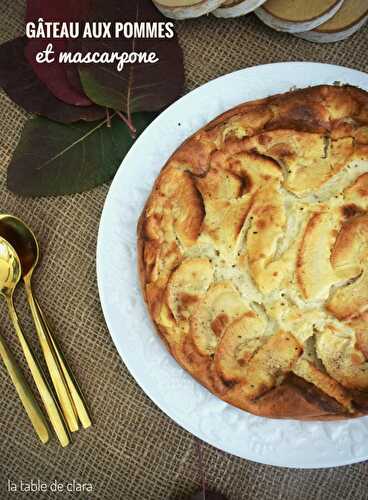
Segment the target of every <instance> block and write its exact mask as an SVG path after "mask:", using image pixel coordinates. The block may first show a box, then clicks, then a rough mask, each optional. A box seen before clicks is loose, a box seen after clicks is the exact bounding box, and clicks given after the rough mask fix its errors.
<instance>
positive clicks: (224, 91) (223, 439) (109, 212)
mask: <svg viewBox="0 0 368 500" xmlns="http://www.w3.org/2000/svg"><path fill="white" fill-rule="evenodd" d="M336 81H338V82H343V83H350V84H352V85H357V86H360V87H362V88H365V89H366V90H368V75H366V74H364V73H360V72H358V71H354V70H351V69H347V68H343V67H339V66H332V65H325V64H315V63H279V64H270V65H265V66H257V67H254V68H247V69H244V70H241V71H237V72H236V73H232V74H229V75H226V76H223V77H221V78H218V79H216V80H213V81H211V82H209V83H207V84H206V85H203V86H202V87H200V88H198V89H196V90H194V91H193V92H191V93H189V94H187V95H186V96H184V97H183V98H181V99H180V100H179V101H177V102H176V103H174V104H173V105H172V106H170V107H169V108H168V109H167V110H166V111H164V112H163V113H162V114H161V115H160V116H159V117H158V118H157V119H156V120H155V121H154V122H153V123H152V124H151V125H150V126H149V127H148V128H147V129H146V130H145V131H144V133H143V134H142V135H141V136H140V137H139V139H138V140H137V142H136V143H135V144H134V146H133V147H132V149H131V150H130V152H129V153H128V155H127V156H126V158H125V159H124V161H123V163H122V165H121V168H120V169H119V171H118V172H117V174H116V177H115V179H114V181H113V183H112V185H111V189H110V191H109V194H108V196H107V199H106V203H105V207H104V210H103V213H102V218H101V223H100V230H99V235H98V244H97V277H98V286H99V292H100V298H101V304H102V308H103V312H104V315H105V319H106V323H107V326H108V328H109V330H110V333H111V336H112V338H113V340H114V342H115V345H116V348H117V350H118V351H119V354H120V356H121V358H122V359H123V361H124V363H125V364H126V366H127V367H128V369H129V371H130V372H131V374H132V375H133V377H134V378H135V379H136V381H137V382H138V384H139V385H140V386H141V388H142V389H143V390H144V391H145V393H146V394H147V395H148V396H149V397H150V398H151V399H152V400H153V401H154V402H155V403H156V405H157V406H158V407H159V408H161V410H163V411H164V412H165V413H166V414H167V415H168V416H169V417H171V418H172V419H173V420H174V421H175V422H177V423H178V424H179V425H181V426H182V427H184V428H185V429H186V430H188V431H189V432H191V433H193V434H195V435H196V436H197V437H199V438H200V439H202V440H204V441H206V442H208V443H210V444H211V445H213V446H216V447H217V448H220V449H222V450H224V451H226V452H228V453H232V454H234V455H238V456H239V457H242V458H246V459H249V460H254V461H256V462H261V463H264V464H271V465H278V466H286V467H303V468H312V467H331V466H337V465H345V464H350V463H354V462H358V461H362V460H365V459H367V458H368V418H367V417H364V418H358V419H355V420H351V421H344V422H323V423H322V422H321V423H320V422H298V421H292V420H273V419H266V418H261V417H256V416H253V415H249V414H248V413H246V412H243V411H241V410H238V409H236V408H234V407H232V406H230V405H228V404H227V403H224V402H223V401H221V400H220V399H218V398H217V397H215V396H213V395H212V394H210V393H209V392H208V391H207V390H206V389H204V388H203V387H202V386H201V385H200V384H198V383H197V382H195V381H194V380H193V379H192V378H191V377H190V376H189V375H188V374H187V373H186V372H185V371H184V370H183V369H182V368H180V366H179V365H178V364H177V363H176V361H175V360H174V359H172V357H171V356H170V355H169V353H168V352H167V351H166V348H165V347H164V345H163V343H162V341H161V340H160V338H159V337H158V335H157V334H156V332H155V330H154V328H153V326H152V324H151V321H150V319H149V316H148V314H147V311H146V307H145V304H144V302H143V299H142V296H141V293H140V289H139V283H138V275H137V270H136V224H137V220H138V217H139V215H140V213H141V211H142V208H143V205H144V203H145V200H146V198H147V196H148V194H149V193H150V190H151V188H152V185H153V182H154V179H155V178H156V176H157V175H158V173H159V172H160V169H161V168H162V166H163V165H164V163H165V162H166V160H167V159H168V157H169V156H170V155H171V154H172V153H173V151H174V150H175V149H176V148H177V147H178V146H179V145H180V144H181V143H182V142H183V140H184V139H186V138H187V137H188V136H190V135H191V134H192V133H194V132H195V131H196V130H197V129H199V128H200V127H202V126H203V125H205V124H206V123H207V122H208V121H210V120H211V119H212V118H214V117H215V116H217V115H218V114H220V113H222V112H223V111H225V110H227V109H229V108H231V107H233V106H235V105H236V104H239V103H241V102H244V101H249V100H253V99H259V98H262V97H265V96H268V95H271V94H276V93H278V92H285V91H287V90H289V89H290V88H291V87H294V86H296V87H306V86H309V85H317V84H321V83H330V84H332V83H334V82H336Z"/></svg>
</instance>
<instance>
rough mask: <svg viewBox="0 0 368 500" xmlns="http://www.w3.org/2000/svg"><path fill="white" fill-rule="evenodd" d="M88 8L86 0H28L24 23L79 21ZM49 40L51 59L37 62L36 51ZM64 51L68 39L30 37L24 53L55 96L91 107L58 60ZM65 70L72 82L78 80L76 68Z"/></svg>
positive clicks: (69, 102)
mask: <svg viewBox="0 0 368 500" xmlns="http://www.w3.org/2000/svg"><path fill="white" fill-rule="evenodd" d="M88 10H89V0H83V1H82V0H63V1H47V0H28V1H27V12H26V22H34V23H37V21H38V19H40V18H41V19H43V21H44V22H46V21H54V22H71V21H80V20H83V19H84V18H85V17H86V15H87V13H88ZM49 43H51V44H52V45H53V50H54V54H53V57H54V58H55V60H54V62H52V63H37V61H36V55H37V53H39V52H42V51H44V50H45V49H46V47H47V45H48V44H49ZM65 50H67V42H66V39H64V38H58V39H52V38H33V39H30V40H29V41H28V43H27V46H26V49H25V54H26V58H27V60H28V61H29V63H30V64H31V66H32V68H33V70H34V72H35V73H36V75H37V76H38V78H39V79H40V80H41V82H43V83H44V84H45V85H46V86H47V88H48V89H49V90H50V91H51V92H52V93H53V94H54V95H55V96H56V97H57V98H58V99H61V100H62V101H64V102H66V103H68V104H73V105H75V106H90V105H91V104H92V102H91V100H90V99H88V97H87V96H86V95H85V93H84V92H83V91H82V90H81V87H79V88H78V86H76V85H73V84H72V83H71V82H70V81H69V78H68V73H67V71H66V68H65V67H64V65H62V64H59V62H58V56H59V53H60V52H61V51H65ZM68 71H69V74H71V75H72V77H71V78H72V79H73V80H74V81H76V80H77V79H79V75H78V73H77V69H76V68H74V67H72V68H69V70H68Z"/></svg>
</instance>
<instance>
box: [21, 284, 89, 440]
mask: <svg viewBox="0 0 368 500" xmlns="http://www.w3.org/2000/svg"><path fill="white" fill-rule="evenodd" d="M24 285H25V289H26V295H27V300H28V304H29V307H30V309H31V313H32V318H33V322H34V324H35V327H36V332H37V335H38V340H39V342H40V345H41V349H42V352H43V355H44V358H45V361H46V365H47V368H48V371H49V374H50V377H51V380H52V383H53V385H54V387H55V391H56V394H57V396H58V400H59V403H60V406H61V409H62V411H63V414H64V417H65V420H66V422H67V424H68V427H69V429H70V430H71V431H72V432H75V431H77V430H78V427H79V426H78V418H77V415H76V411H75V408H74V403H73V400H72V396H71V394H70V391H69V387H68V385H67V382H66V380H65V377H64V374H63V370H62V368H61V365H60V363H59V360H58V356H57V354H56V352H55V349H54V345H53V343H52V341H51V339H50V335H49V332H48V331H47V329H46V328H45V325H44V321H43V319H42V317H41V314H40V312H39V309H38V307H37V306H36V303H35V300H34V297H33V293H32V288H31V282H30V280H29V279H24Z"/></svg>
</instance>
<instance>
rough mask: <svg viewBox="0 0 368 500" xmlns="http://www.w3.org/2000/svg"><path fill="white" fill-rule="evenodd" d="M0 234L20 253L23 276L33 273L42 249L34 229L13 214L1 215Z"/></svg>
mask: <svg viewBox="0 0 368 500" xmlns="http://www.w3.org/2000/svg"><path fill="white" fill-rule="evenodd" d="M0 235H1V236H2V237H3V238H5V239H6V240H7V241H9V243H10V244H11V245H12V247H13V248H14V249H15V251H16V253H17V254H18V257H19V260H20V262H21V270H22V276H23V277H25V276H27V275H29V274H32V272H33V270H34V269H35V267H36V266H37V264H38V261H39V258H40V249H39V246H38V242H37V240H36V236H35V235H34V233H33V231H32V230H31V229H30V228H29V227H28V226H27V225H26V224H25V223H24V222H23V221H21V220H20V219H18V218H17V217H14V216H13V215H8V214H4V215H0Z"/></svg>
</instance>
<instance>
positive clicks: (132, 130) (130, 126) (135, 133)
mask: <svg viewBox="0 0 368 500" xmlns="http://www.w3.org/2000/svg"><path fill="white" fill-rule="evenodd" d="M116 114H117V115H118V117H119V118H121V119H122V120H123V122H124V123H125V124H126V126H127V127H128V129H129V130H130V132H131V135H132V138H133V139H135V138H136V136H137V129H136V128H135V126H134V125H133V123H132V121H131V120H129V119H128V118H127V117H126V116H125V115H124V114H123V113H121V111H116Z"/></svg>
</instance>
